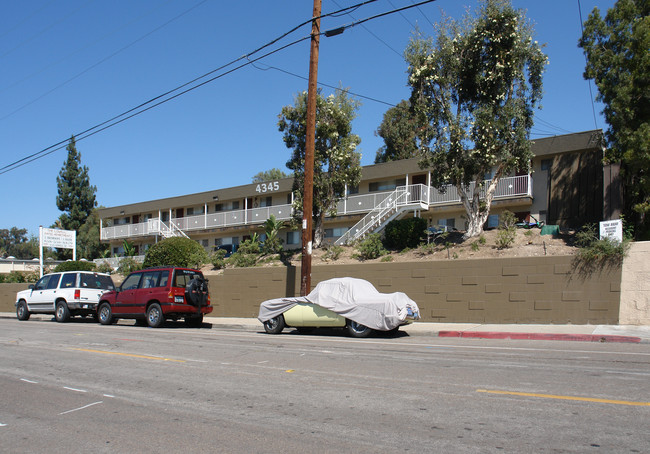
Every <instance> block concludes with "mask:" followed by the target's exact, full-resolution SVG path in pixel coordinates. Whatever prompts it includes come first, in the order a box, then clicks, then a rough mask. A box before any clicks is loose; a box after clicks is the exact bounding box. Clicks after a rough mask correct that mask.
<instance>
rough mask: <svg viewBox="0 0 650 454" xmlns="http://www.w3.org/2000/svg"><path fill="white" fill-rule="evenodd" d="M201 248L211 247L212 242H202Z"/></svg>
mask: <svg viewBox="0 0 650 454" xmlns="http://www.w3.org/2000/svg"><path fill="white" fill-rule="evenodd" d="M201 246H203V247H208V246H210V241H209V240H201Z"/></svg>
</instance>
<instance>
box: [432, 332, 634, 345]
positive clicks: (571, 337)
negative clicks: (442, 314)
mask: <svg viewBox="0 0 650 454" xmlns="http://www.w3.org/2000/svg"><path fill="white" fill-rule="evenodd" d="M438 337H467V338H475V339H476V338H478V339H516V340H518V339H524V340H558V341H579V342H627V343H637V344H638V343H640V342H641V338H640V337H632V336H615V335H600V334H548V333H507V332H495V331H440V332H439V333H438Z"/></svg>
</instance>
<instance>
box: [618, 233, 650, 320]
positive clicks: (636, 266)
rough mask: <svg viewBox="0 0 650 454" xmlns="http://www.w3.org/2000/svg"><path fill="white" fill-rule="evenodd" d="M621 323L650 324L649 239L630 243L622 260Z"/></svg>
mask: <svg viewBox="0 0 650 454" xmlns="http://www.w3.org/2000/svg"><path fill="white" fill-rule="evenodd" d="M619 322H620V323H621V324H622V325H650V241H642V242H635V243H632V245H631V246H630V250H629V252H628V256H627V257H626V258H625V260H624V261H623V276H622V280H621V312H620V317H619Z"/></svg>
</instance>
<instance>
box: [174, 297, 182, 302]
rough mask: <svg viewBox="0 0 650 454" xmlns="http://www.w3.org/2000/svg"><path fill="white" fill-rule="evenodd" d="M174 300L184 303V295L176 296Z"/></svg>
mask: <svg viewBox="0 0 650 454" xmlns="http://www.w3.org/2000/svg"><path fill="white" fill-rule="evenodd" d="M174 302H175V303H182V302H183V297H182V296H175V297H174Z"/></svg>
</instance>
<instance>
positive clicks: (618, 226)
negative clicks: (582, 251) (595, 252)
mask: <svg viewBox="0 0 650 454" xmlns="http://www.w3.org/2000/svg"><path fill="white" fill-rule="evenodd" d="M604 238H609V239H610V240H614V241H618V242H619V243H621V242H623V221H621V220H620V219H617V220H615V221H602V222H601V223H600V239H601V240H602V239H604Z"/></svg>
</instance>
